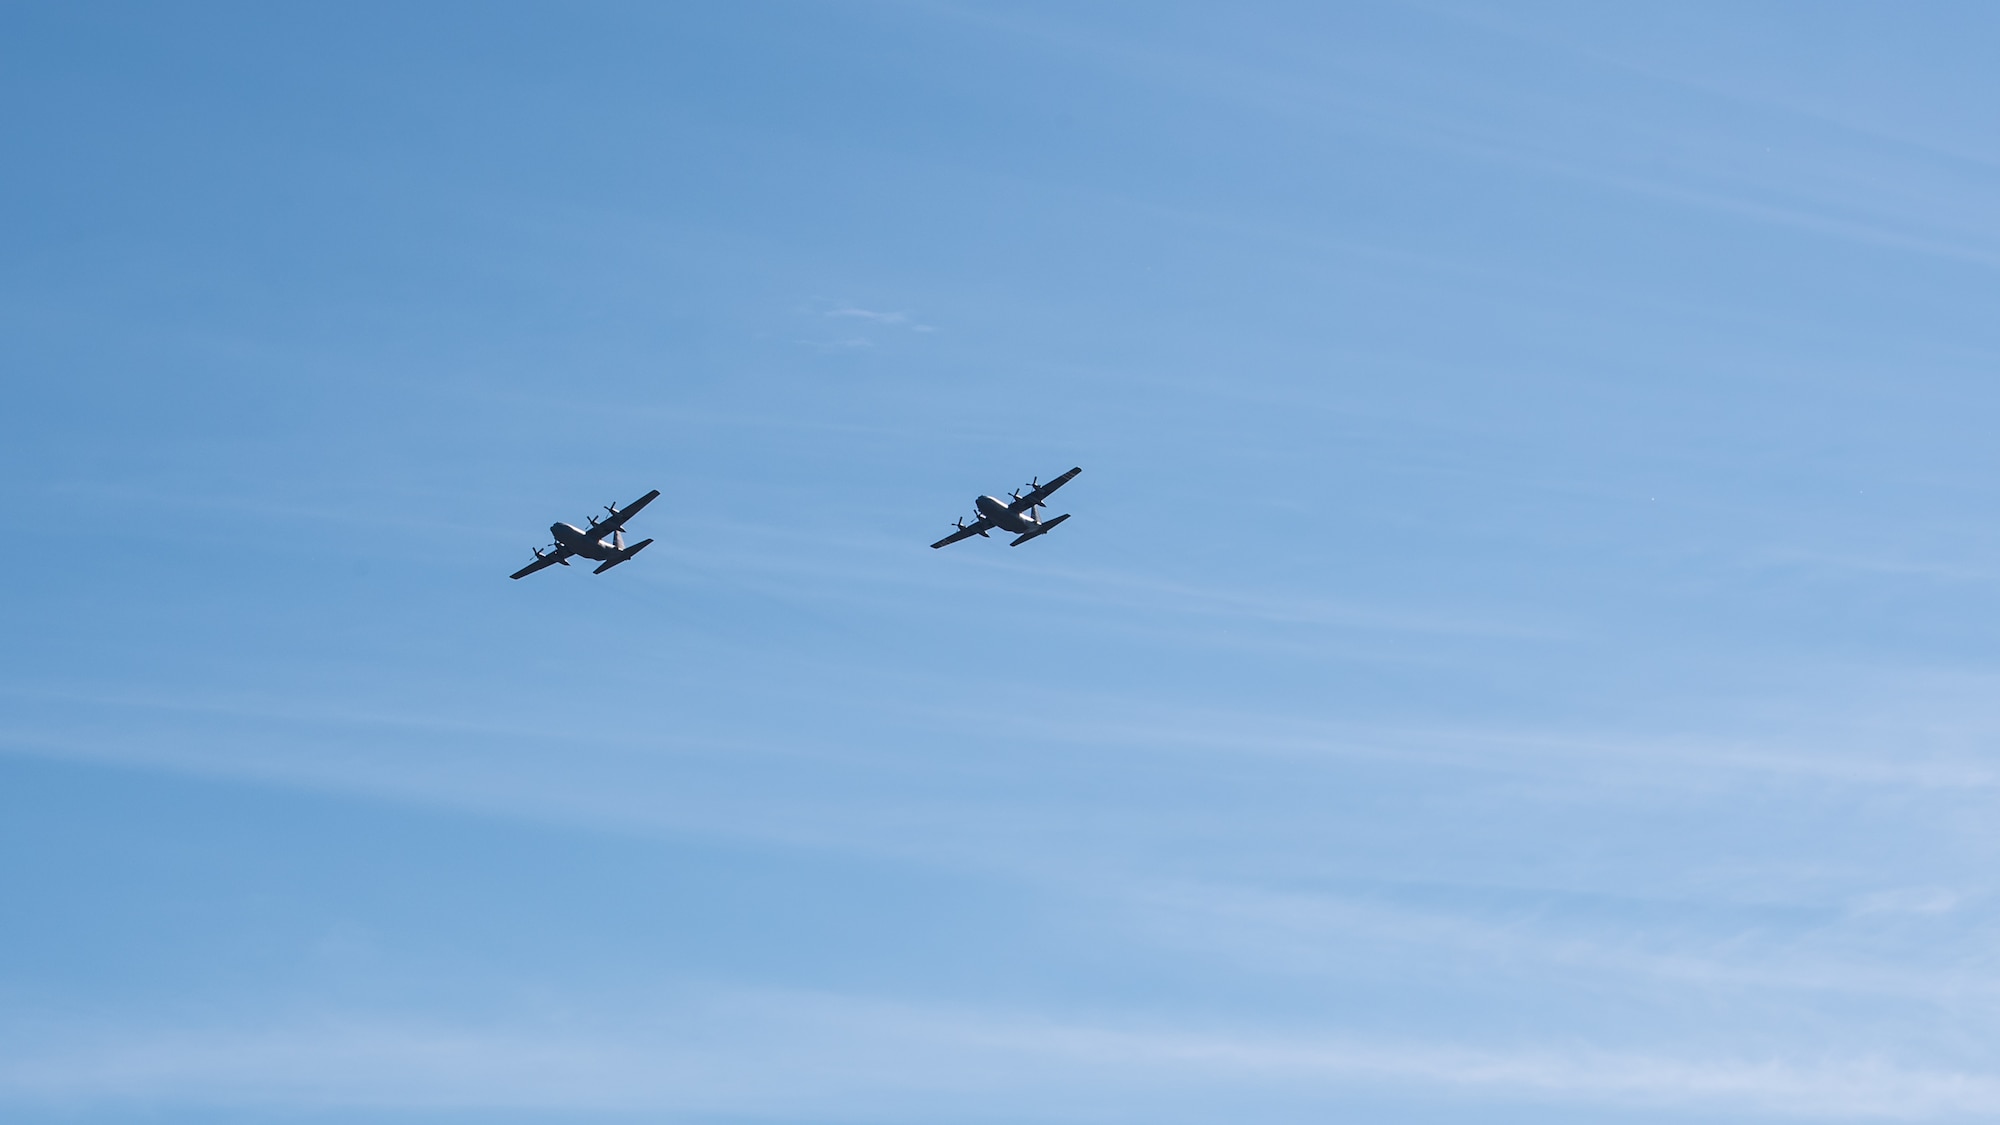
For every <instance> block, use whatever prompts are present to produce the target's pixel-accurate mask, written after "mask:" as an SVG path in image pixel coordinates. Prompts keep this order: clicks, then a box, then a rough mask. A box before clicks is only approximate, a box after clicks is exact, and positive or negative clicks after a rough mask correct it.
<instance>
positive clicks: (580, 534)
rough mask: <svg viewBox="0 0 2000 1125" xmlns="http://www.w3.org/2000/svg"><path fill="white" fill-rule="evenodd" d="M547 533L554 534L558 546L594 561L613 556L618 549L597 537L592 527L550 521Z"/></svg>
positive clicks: (602, 560) (616, 553)
mask: <svg viewBox="0 0 2000 1125" xmlns="http://www.w3.org/2000/svg"><path fill="white" fill-rule="evenodd" d="M549 534H550V535H553V536H555V540H556V543H557V544H558V545H559V546H563V547H568V548H569V549H570V550H572V551H574V552H576V553H577V554H578V555H580V556H582V557H583V558H586V559H591V560H594V561H596V562H604V561H605V560H607V559H611V558H615V557H617V555H618V549H617V548H615V547H613V546H612V545H611V544H609V543H606V542H605V541H604V540H602V539H600V538H598V535H597V531H596V529H594V528H590V529H586V528H581V527H571V526H570V525H569V524H566V523H552V524H550V525H549Z"/></svg>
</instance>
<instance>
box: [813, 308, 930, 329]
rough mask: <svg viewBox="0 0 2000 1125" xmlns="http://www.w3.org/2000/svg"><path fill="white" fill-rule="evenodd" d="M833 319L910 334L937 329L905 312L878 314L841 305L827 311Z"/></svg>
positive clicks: (873, 311)
mask: <svg viewBox="0 0 2000 1125" xmlns="http://www.w3.org/2000/svg"><path fill="white" fill-rule="evenodd" d="M825 315H827V316H828V317H832V318H834V319H846V320H860V321H866V322H867V323H870V324H879V325H881V326H883V327H884V328H903V329H907V330H909V331H911V332H935V331H937V329H936V328H935V327H933V326H931V325H929V324H925V323H924V322H923V321H920V320H918V319H917V318H916V317H914V316H912V315H910V314H909V313H906V312H878V311H876V310H875V309H864V308H861V307H860V306H858V305H841V306H839V307H837V308H832V309H828V310H827V311H826V314H825Z"/></svg>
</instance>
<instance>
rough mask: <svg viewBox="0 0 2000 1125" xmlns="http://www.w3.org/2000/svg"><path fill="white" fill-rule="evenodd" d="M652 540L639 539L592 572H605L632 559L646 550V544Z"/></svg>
mask: <svg viewBox="0 0 2000 1125" xmlns="http://www.w3.org/2000/svg"><path fill="white" fill-rule="evenodd" d="M651 542H652V540H651V539H641V540H639V541H638V542H637V543H634V544H632V545H631V546H630V547H627V548H625V549H624V550H623V551H621V552H619V554H618V557H617V558H615V559H607V560H605V562H604V564H603V565H602V566H599V567H598V568H597V569H596V570H593V571H591V572H590V573H592V574H603V573H604V572H605V571H607V570H610V569H611V568H612V567H614V566H617V565H618V564H619V563H622V562H625V561H626V560H628V559H630V558H631V557H632V556H633V555H636V554H638V553H639V552H640V551H643V550H645V549H646V545H647V544H648V543H651Z"/></svg>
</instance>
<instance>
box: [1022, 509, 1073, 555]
mask: <svg viewBox="0 0 2000 1125" xmlns="http://www.w3.org/2000/svg"><path fill="white" fill-rule="evenodd" d="M1068 518H1069V513H1068V512H1064V513H1063V514H1062V515H1059V516H1057V517H1056V518H1054V519H1052V520H1049V521H1048V522H1046V523H1043V524H1039V525H1037V526H1036V528H1035V530H1033V531H1030V532H1029V533H1027V534H1026V535H1023V536H1021V537H1020V538H1019V539H1016V540H1014V541H1013V542H1012V543H1009V544H1007V545H1008V546H1009V547H1018V546H1020V545H1021V544H1023V543H1026V542H1027V541H1028V540H1030V539H1033V538H1034V537H1035V536H1037V535H1047V534H1048V533H1049V532H1051V531H1054V530H1055V529H1056V525H1057V524H1059V523H1061V522H1062V521H1064V520H1066V519H1068Z"/></svg>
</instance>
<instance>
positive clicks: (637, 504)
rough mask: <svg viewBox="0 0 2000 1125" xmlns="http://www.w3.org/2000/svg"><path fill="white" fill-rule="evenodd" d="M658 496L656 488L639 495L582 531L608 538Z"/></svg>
mask: <svg viewBox="0 0 2000 1125" xmlns="http://www.w3.org/2000/svg"><path fill="white" fill-rule="evenodd" d="M659 498H660V490H659V489H657V488H656V489H654V490H653V491H651V492H648V493H647V494H645V495H644V496H641V497H639V498H638V499H637V500H634V501H632V502H631V503H630V504H627V505H625V506H624V507H623V508H620V509H619V510H618V511H617V513H616V514H614V515H611V516H607V517H606V518H604V519H601V520H598V521H597V522H596V523H594V524H591V525H590V526H589V527H586V528H584V531H585V532H587V533H589V534H593V535H596V536H597V537H598V538H599V539H609V538H610V537H611V533H612V532H614V531H617V530H618V529H619V528H621V527H624V526H625V521H626V520H629V519H631V518H632V517H633V516H636V515H638V514H639V509H641V508H643V507H645V506H646V505H648V504H651V503H652V502H653V501H655V500H658V499H659Z"/></svg>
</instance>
